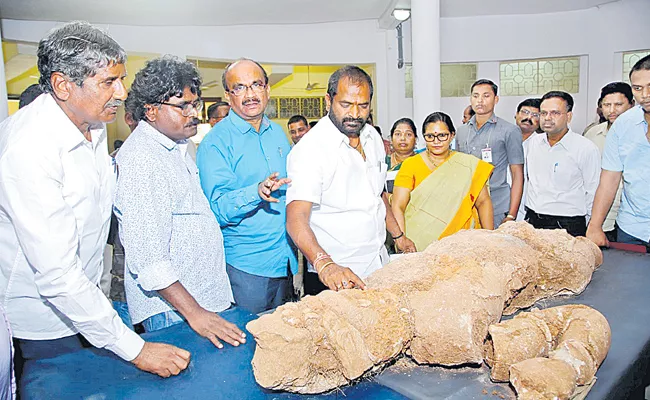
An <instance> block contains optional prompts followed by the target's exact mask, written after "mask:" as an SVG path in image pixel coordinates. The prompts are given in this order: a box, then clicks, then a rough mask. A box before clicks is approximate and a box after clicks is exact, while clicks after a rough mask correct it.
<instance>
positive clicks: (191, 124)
mask: <svg viewBox="0 0 650 400" xmlns="http://www.w3.org/2000/svg"><path fill="white" fill-rule="evenodd" d="M200 123H201V121H200V120H199V119H198V118H192V120H191V121H190V122H188V123H187V124H185V126H186V127H188V128H191V127H193V126H197V125H198V124H200Z"/></svg>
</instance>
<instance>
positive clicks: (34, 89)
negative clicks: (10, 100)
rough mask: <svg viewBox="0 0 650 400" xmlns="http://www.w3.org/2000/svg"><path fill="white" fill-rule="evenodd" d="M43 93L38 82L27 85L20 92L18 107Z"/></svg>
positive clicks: (23, 105)
mask: <svg viewBox="0 0 650 400" xmlns="http://www.w3.org/2000/svg"><path fill="white" fill-rule="evenodd" d="M41 94H43V89H41V85H39V84H38V83H34V84H33V85H29V86H27V89H25V90H23V92H22V93H21V94H20V99H19V100H18V108H23V107H25V106H26V105H28V104H29V103H31V102H32V101H34V100H36V98H37V97H38V96H40V95H41Z"/></svg>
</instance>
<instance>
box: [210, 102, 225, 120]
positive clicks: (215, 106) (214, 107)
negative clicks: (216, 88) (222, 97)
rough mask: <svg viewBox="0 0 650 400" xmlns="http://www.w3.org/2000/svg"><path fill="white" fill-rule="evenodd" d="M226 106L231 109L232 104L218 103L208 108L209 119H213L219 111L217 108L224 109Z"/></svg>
mask: <svg viewBox="0 0 650 400" xmlns="http://www.w3.org/2000/svg"><path fill="white" fill-rule="evenodd" d="M224 106H228V107H230V104H228V103H226V102H225V101H217V102H216V103H214V104H210V107H208V111H206V115H207V116H208V119H210V118H212V114H214V113H215V112H216V111H217V108H219V107H224Z"/></svg>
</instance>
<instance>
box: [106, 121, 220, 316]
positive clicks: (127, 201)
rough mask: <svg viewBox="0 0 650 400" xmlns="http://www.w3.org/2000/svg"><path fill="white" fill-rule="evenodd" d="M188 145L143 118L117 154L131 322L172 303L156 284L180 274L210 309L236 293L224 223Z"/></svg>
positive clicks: (161, 285) (117, 202)
mask: <svg viewBox="0 0 650 400" xmlns="http://www.w3.org/2000/svg"><path fill="white" fill-rule="evenodd" d="M183 147H184V145H183V144H180V143H176V142H174V141H173V140H171V139H169V138H168V137H166V136H164V135H163V134H162V133H160V132H158V131H157V130H156V129H155V128H153V127H152V126H151V125H149V124H148V123H146V122H143V121H140V124H139V125H138V127H137V128H136V129H135V130H134V131H133V133H132V134H131V135H130V136H129V138H128V139H127V140H126V141H125V142H124V145H123V146H122V147H121V148H120V152H119V153H118V155H117V157H116V159H117V164H118V168H119V175H118V181H117V192H116V194H115V206H114V211H115V215H116V216H117V218H118V220H119V222H120V227H119V232H120V239H121V241H122V244H123V245H124V253H125V255H126V271H125V277H124V284H125V289H126V297H127V300H128V305H129V314H131V319H132V320H133V323H138V322H141V321H143V320H145V319H146V318H149V317H151V316H153V315H156V314H159V313H162V312H165V311H169V310H171V309H172V307H171V305H170V304H168V303H167V301H165V299H163V298H162V297H161V296H160V295H159V294H158V290H161V289H165V288H166V287H168V286H170V285H171V284H173V283H175V282H177V281H178V282H180V283H181V284H183V286H184V287H185V289H187V291H188V292H189V293H190V294H191V295H192V296H193V297H194V299H195V300H196V301H197V302H198V303H199V305H201V307H203V308H204V309H206V310H208V311H212V312H219V311H223V310H225V309H227V308H228V307H230V304H231V302H232V301H233V297H232V290H231V288H230V282H229V280H228V276H227V275H226V261H225V256H224V248H223V236H222V235H221V229H220V228H219V223H218V222H217V219H216V218H215V216H214V214H213V213H212V210H211V209H210V205H209V204H208V200H207V198H206V197H205V195H204V194H203V191H202V190H201V185H200V183H199V175H198V170H197V168H196V164H194V161H193V160H192V159H191V157H190V155H189V154H188V153H187V152H186V150H185V149H184V148H183Z"/></svg>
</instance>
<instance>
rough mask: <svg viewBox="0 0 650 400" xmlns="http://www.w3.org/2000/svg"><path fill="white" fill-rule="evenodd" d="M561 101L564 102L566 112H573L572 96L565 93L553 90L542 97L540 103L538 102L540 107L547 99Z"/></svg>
mask: <svg viewBox="0 0 650 400" xmlns="http://www.w3.org/2000/svg"><path fill="white" fill-rule="evenodd" d="M555 98H557V99H562V100H564V101H565V102H566V111H567V112H571V111H573V96H571V95H570V94H569V93H567V92H562V91H560V90H553V91H550V92H548V93H546V94H545V95H544V96H542V101H540V103H539V105H540V107H541V105H542V103H543V102H544V100H548V99H555Z"/></svg>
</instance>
